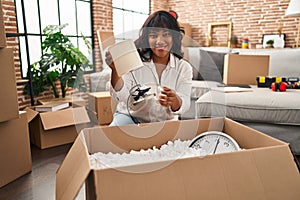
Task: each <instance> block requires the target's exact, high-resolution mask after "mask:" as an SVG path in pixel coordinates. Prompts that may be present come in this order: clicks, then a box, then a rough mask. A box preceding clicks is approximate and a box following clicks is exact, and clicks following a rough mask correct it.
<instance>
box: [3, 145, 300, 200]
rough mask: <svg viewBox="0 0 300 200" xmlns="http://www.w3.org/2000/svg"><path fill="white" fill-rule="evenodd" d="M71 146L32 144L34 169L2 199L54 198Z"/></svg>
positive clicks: (11, 185)
mask: <svg viewBox="0 0 300 200" xmlns="http://www.w3.org/2000/svg"><path fill="white" fill-rule="evenodd" d="M70 147H71V144H68V145H63V146H58V147H54V148H49V149H44V150H40V149H38V148H37V147H35V146H32V147H31V151H32V161H33V163H32V171H31V172H30V173H28V174H26V175H24V176H22V177H20V178H19V179H17V180H15V181H13V182H11V183H9V184H8V185H6V186H4V187H2V188H1V189H0V199H1V200H8V199H9V200H10V199H11V200H19V199H24V200H54V199H55V174H56V170H57V169H58V167H59V166H60V164H61V162H62V161H63V159H64V157H65V155H66V154H67V152H68V151H69V149H70ZM297 160H298V162H299V161H300V156H297ZM81 191H82V190H81ZM76 199H77V200H82V199H85V198H84V191H83V192H80V193H79V195H78V197H77V198H76Z"/></svg>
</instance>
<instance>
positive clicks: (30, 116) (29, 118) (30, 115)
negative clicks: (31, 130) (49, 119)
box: [24, 107, 39, 123]
mask: <svg viewBox="0 0 300 200" xmlns="http://www.w3.org/2000/svg"><path fill="white" fill-rule="evenodd" d="M24 111H26V114H27V121H28V123H29V122H31V121H32V120H33V119H34V118H35V117H36V116H37V115H38V114H39V112H37V111H35V110H33V109H31V108H30V107H27V108H25V109H24Z"/></svg>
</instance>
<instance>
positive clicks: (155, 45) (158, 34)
mask: <svg viewBox="0 0 300 200" xmlns="http://www.w3.org/2000/svg"><path fill="white" fill-rule="evenodd" d="M148 41H149V45H150V48H151V50H152V52H153V56H156V57H158V58H165V57H167V56H169V54H170V51H171V49H172V46H173V39H172V34H171V31H170V30H168V29H163V28H162V29H155V30H150V32H149V35H148Z"/></svg>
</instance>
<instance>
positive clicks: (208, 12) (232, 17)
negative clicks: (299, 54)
mask: <svg viewBox="0 0 300 200" xmlns="http://www.w3.org/2000/svg"><path fill="white" fill-rule="evenodd" d="M156 2H159V1H158V0H155V1H154V2H153V5H159V4H156ZM289 2H290V0H240V1H236V0H190V1H181V0H169V1H168V5H167V6H166V7H168V8H171V9H173V10H175V11H177V13H178V15H179V21H181V22H183V23H189V24H190V25H191V26H192V38H193V39H194V40H195V41H197V42H198V43H199V44H200V45H203V46H206V45H207V36H208V23H212V22H228V21H231V22H232V35H236V36H237V37H238V39H239V45H240V43H241V40H242V38H244V37H247V38H249V42H250V44H251V47H252V48H254V47H255V45H256V44H261V43H262V36H263V34H273V33H275V34H277V33H278V29H279V27H282V33H285V34H286V47H293V46H294V45H295V43H296V42H295V39H296V37H297V27H298V22H299V17H298V18H297V17H287V16H285V12H286V9H287V7H288V4H289ZM160 8H161V7H160V6H157V7H156V6H154V7H153V11H155V10H158V9H160ZM220 35H222V34H219V35H217V34H216V35H214V34H213V36H215V37H216V38H215V39H216V40H218V39H220ZM220 41H222V40H221V39H220ZM217 45H218V43H217Z"/></svg>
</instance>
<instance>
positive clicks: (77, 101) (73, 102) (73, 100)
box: [38, 96, 86, 107]
mask: <svg viewBox="0 0 300 200" xmlns="http://www.w3.org/2000/svg"><path fill="white" fill-rule="evenodd" d="M52 101H59V102H68V103H69V104H70V106H72V107H81V106H86V100H85V99H83V98H81V97H77V96H71V97H69V96H68V97H64V98H47V99H39V100H38V103H39V104H46V103H49V102H52Z"/></svg>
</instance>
